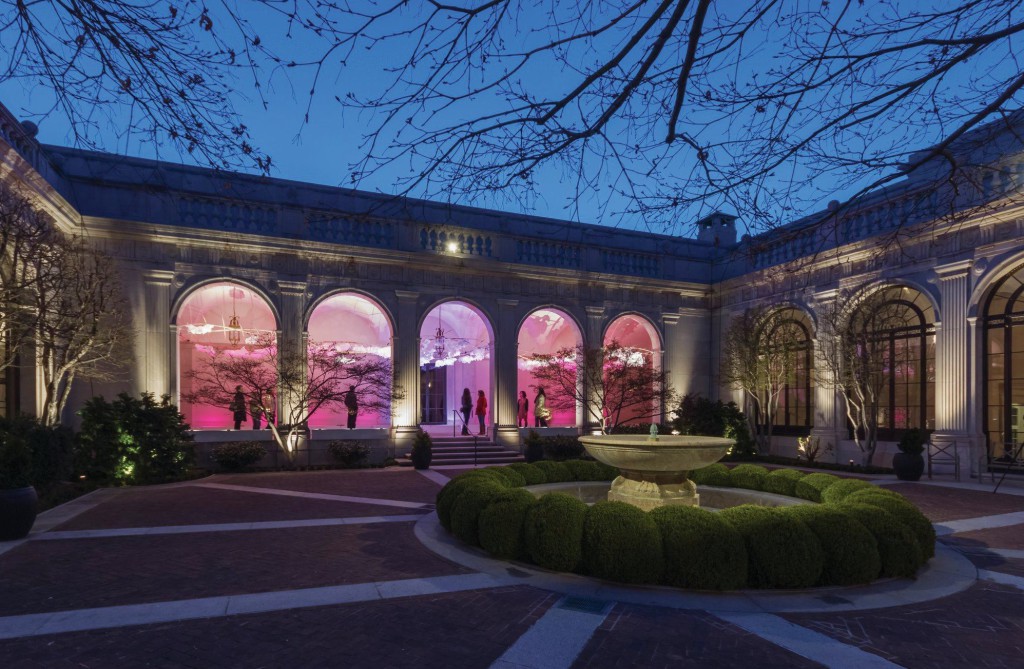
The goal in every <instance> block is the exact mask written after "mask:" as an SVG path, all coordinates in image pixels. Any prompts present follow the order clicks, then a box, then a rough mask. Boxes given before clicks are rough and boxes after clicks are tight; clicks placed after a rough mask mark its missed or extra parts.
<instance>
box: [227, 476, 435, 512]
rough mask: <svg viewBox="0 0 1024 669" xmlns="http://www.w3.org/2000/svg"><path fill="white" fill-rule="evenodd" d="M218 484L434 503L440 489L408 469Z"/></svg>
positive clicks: (255, 478) (250, 478) (232, 478)
mask: <svg viewBox="0 0 1024 669" xmlns="http://www.w3.org/2000/svg"><path fill="white" fill-rule="evenodd" d="M210 480H211V481H214V482H216V483H229V484H234V485H245V486H253V487H258V488H279V489H281V490H298V491H301V492H318V493H327V494H331V495H347V496H351V497H371V498H382V499H396V500H404V501H408V502H426V503H429V504H433V503H434V498H435V497H436V496H437V492H438V491H439V490H440V489H441V486H439V485H437V484H436V483H434V482H433V481H431V480H429V479H427V478H426V477H425V476H422V475H421V474H418V473H416V472H415V471H412V470H409V469H397V468H391V469H364V470H330V471H321V472H294V473H280V472H274V473H267V474H241V475H233V476H215V477H213V478H211V479H210Z"/></svg>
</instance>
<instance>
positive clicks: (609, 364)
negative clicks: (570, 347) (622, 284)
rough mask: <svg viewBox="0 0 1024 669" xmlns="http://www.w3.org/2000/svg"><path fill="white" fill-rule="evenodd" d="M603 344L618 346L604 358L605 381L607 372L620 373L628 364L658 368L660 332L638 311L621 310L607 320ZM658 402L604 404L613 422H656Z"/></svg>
mask: <svg viewBox="0 0 1024 669" xmlns="http://www.w3.org/2000/svg"><path fill="white" fill-rule="evenodd" d="M602 345H603V346H604V347H605V348H606V349H607V348H609V347H617V348H618V350H617V351H616V355H615V356H612V357H611V358H607V357H606V359H605V363H604V377H605V383H606V385H607V384H608V378H609V375H610V374H622V373H623V372H624V371H628V370H629V369H630V368H633V369H634V370H638V369H641V368H646V369H649V370H651V371H652V372H654V373H655V374H657V373H660V372H661V365H662V361H661V335H660V334H659V333H658V329H657V328H656V327H655V326H654V324H653V323H652V322H651V321H649V320H647V319H646V318H644V317H643V316H640V315H638V314H623V315H622V316H619V317H618V318H616V319H615V320H613V321H612V322H611V323H609V324H608V327H607V329H606V330H605V332H604V340H603V342H602ZM662 410H663V407H661V406H644V405H636V404H630V405H627V406H625V407H617V406H611V407H609V406H606V407H605V411H606V413H609V414H610V415H608V416H607V420H608V421H610V423H611V424H612V425H628V424H630V423H637V422H659V421H660V415H661V412H662Z"/></svg>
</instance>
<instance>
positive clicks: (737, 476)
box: [729, 464, 768, 490]
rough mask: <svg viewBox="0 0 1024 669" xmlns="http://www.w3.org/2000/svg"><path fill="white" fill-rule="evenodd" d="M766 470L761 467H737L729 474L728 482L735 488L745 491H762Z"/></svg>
mask: <svg viewBox="0 0 1024 669" xmlns="http://www.w3.org/2000/svg"><path fill="white" fill-rule="evenodd" d="M767 477H768V470H767V469H765V468H764V467H762V466H761V465H751V464H746V465H737V466H735V467H733V468H732V470H731V471H730V472H729V480H730V481H731V482H732V485H733V486H734V487H736V488H745V489H747V490H764V480H765V479H766V478H767Z"/></svg>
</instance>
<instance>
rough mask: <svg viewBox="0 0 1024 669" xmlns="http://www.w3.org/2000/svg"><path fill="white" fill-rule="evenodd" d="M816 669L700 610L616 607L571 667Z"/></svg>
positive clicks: (582, 668) (781, 649) (576, 668)
mask: <svg viewBox="0 0 1024 669" xmlns="http://www.w3.org/2000/svg"><path fill="white" fill-rule="evenodd" d="M820 666H821V665H820V664H818V663H817V662H812V661H811V660H808V659H806V658H803V657H801V656H799V655H797V654H795V653H791V652H789V651H788V650H785V649H783V648H779V647H778V646H775V645H773V644H771V643H768V642H767V641H765V640H763V639H761V638H759V637H757V636H754V635H753V634H750V633H749V632H747V631H746V630H743V629H740V628H739V627H736V626H735V625H732V624H731V623H728V622H725V621H724V620H721V619H719V618H716V617H714V616H712V615H711V614H709V613H705V612H703V611H668V610H665V609H661V608H657V607H653V606H633V605H625V604H618V605H616V606H615V608H614V609H612V611H611V613H609V614H608V617H607V618H606V619H605V621H604V623H603V624H602V625H601V627H599V628H598V630H597V631H596V632H595V633H594V636H593V637H591V639H590V643H588V644H587V646H586V647H585V648H584V649H583V652H582V653H580V656H579V657H578V658H577V659H576V663H575V664H573V669H602V668H603V667H644V669H657V668H660V667H664V668H665V669H669V668H672V669H676V668H678V667H700V668H701V669H719V668H720V669H735V668H736V667H759V668H765V669H768V668H772V667H778V668H779V669H783V668H785V669H801V668H803V667H820Z"/></svg>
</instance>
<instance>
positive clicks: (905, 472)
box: [892, 427, 928, 481]
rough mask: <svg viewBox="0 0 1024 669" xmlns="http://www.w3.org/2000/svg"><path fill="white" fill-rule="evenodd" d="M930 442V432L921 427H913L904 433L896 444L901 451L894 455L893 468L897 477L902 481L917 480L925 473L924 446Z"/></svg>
mask: <svg viewBox="0 0 1024 669" xmlns="http://www.w3.org/2000/svg"><path fill="white" fill-rule="evenodd" d="M927 443H928V433H927V432H925V431H924V430H922V429H919V428H916V427H915V428H912V429H910V430H907V431H906V432H904V433H903V437H901V438H900V440H899V443H897V444H896V446H897V448H899V449H900V452H899V453H897V454H896V455H894V456H893V457H892V469H893V471H895V472H896V478H898V479H899V480H901V481H917V480H918V479H920V478H921V474H922V473H924V456H923V455H922V453H924V447H925V444H927Z"/></svg>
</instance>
